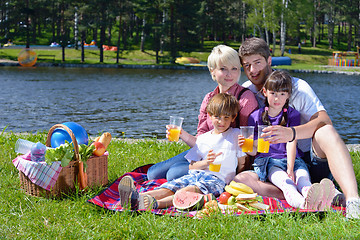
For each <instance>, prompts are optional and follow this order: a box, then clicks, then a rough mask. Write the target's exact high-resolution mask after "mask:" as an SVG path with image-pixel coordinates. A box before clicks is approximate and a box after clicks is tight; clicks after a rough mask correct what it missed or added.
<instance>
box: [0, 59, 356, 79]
mask: <svg viewBox="0 0 360 240" xmlns="http://www.w3.org/2000/svg"><path fill="white" fill-rule="evenodd" d="M0 66H4V67H21V66H20V64H19V63H18V62H17V61H12V60H8V59H0ZM34 67H60V68H124V69H174V70H206V71H207V70H208V68H207V67H206V66H192V65H151V64H149V65H135V64H87V63H84V64H76V63H36V64H35V65H34ZM323 67H324V68H327V67H330V68H331V69H336V71H334V70H314V69H310V70H309V69H286V70H288V71H289V72H293V73H321V74H345V75H356V76H360V67H334V66H323ZM274 68H276V69H282V66H277V67H274ZM349 69H352V70H359V71H358V72H352V71H345V70H349Z"/></svg>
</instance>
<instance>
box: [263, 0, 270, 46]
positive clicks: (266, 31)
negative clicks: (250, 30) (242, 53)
mask: <svg viewBox="0 0 360 240" xmlns="http://www.w3.org/2000/svg"><path fill="white" fill-rule="evenodd" d="M263 20H264V24H265V38H266V43H267V45H268V46H269V44H270V43H269V33H268V28H267V21H266V13H265V2H263Z"/></svg>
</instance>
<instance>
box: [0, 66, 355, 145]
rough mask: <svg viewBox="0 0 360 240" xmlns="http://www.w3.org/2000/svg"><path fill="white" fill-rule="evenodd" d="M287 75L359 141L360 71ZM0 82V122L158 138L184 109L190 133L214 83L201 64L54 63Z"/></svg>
mask: <svg viewBox="0 0 360 240" xmlns="http://www.w3.org/2000/svg"><path fill="white" fill-rule="evenodd" d="M293 75H294V76H297V77H301V78H303V79H305V80H306V81H307V82H308V83H309V84H310V85H311V86H312V87H313V89H314V91H315V92H316V94H317V95H318V96H319V97H320V99H321V100H322V102H323V104H324V105H325V107H326V109H327V111H328V113H329V115H330V117H331V119H332V121H333V123H334V125H335V127H336V129H337V130H338V131H339V133H340V135H341V136H342V138H343V139H344V141H345V142H346V143H349V144H350V143H359V140H360V131H359V129H358V128H359V127H358V126H359V125H358V123H359V122H360V113H359V100H360V94H359V93H360V77H359V76H356V75H355V76H348V75H340V74H314V73H294V74H293ZM244 81H245V75H244V74H242V77H241V79H240V82H241V83H242V82H244ZM0 83H1V88H0V101H1V108H0V109H1V114H0V128H1V130H3V129H4V128H5V127H6V130H5V131H13V132H36V131H48V130H49V129H50V127H51V126H53V125H54V124H57V123H63V122H67V121H72V122H77V123H79V124H80V125H82V126H83V127H84V128H85V129H86V130H87V132H88V134H90V135H96V134H98V133H100V132H104V131H108V132H111V133H112V134H113V136H114V137H128V138H145V137H157V138H165V125H166V124H167V123H168V121H169V116H170V115H179V116H182V117H184V118H185V120H184V125H183V127H184V129H185V130H187V131H188V132H190V133H192V134H195V133H196V127H197V116H198V109H199V107H200V104H201V101H202V99H203V97H204V95H205V94H206V93H207V92H209V91H212V90H213V89H214V88H215V87H216V83H215V82H214V81H212V79H211V77H210V75H209V73H208V71H205V70H158V69H107V68H58V67H49V68H46V67H37V68H21V67H1V68H0Z"/></svg>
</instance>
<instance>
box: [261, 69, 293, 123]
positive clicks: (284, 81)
mask: <svg viewBox="0 0 360 240" xmlns="http://www.w3.org/2000/svg"><path fill="white" fill-rule="evenodd" d="M264 89H266V90H270V91H274V92H287V93H289V98H290V96H291V92H292V77H291V76H290V74H289V73H287V72H285V71H274V72H272V73H271V74H270V75H269V77H268V78H267V79H266V81H265V83H264ZM289 98H288V99H287V100H286V103H285V105H284V107H283V114H282V118H281V122H280V125H281V126H286V124H287V121H288V114H287V113H288V108H289ZM268 109H269V102H268V100H267V97H266V98H265V111H264V112H263V113H262V115H261V117H262V121H263V123H264V124H265V125H271V123H270V120H269V111H268Z"/></svg>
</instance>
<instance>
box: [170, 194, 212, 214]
mask: <svg viewBox="0 0 360 240" xmlns="http://www.w3.org/2000/svg"><path fill="white" fill-rule="evenodd" d="M211 200H216V198H215V196H214V195H213V194H207V195H204V194H201V193H195V192H189V191H184V190H180V191H177V192H176V193H175V195H174V198H173V205H174V207H175V208H176V209H178V210H180V211H184V210H188V211H191V210H198V209H201V208H202V207H203V206H204V205H205V203H207V202H210V201H211Z"/></svg>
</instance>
